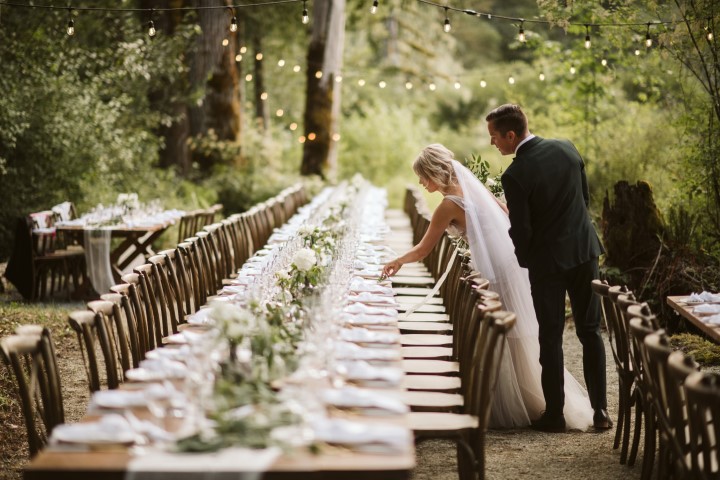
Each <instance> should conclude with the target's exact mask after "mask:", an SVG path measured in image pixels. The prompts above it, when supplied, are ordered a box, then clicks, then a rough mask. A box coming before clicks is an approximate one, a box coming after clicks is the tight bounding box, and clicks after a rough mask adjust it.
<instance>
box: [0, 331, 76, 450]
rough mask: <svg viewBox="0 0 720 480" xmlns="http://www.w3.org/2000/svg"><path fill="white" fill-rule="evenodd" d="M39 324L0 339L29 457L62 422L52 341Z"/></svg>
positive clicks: (58, 381)
mask: <svg viewBox="0 0 720 480" xmlns="http://www.w3.org/2000/svg"><path fill="white" fill-rule="evenodd" d="M40 328H41V330H40V334H37V333H26V334H22V335H10V336H8V337H5V338H3V339H1V340H0V353H1V354H2V357H3V360H4V362H5V364H6V365H7V367H8V369H9V370H10V372H11V374H12V376H13V377H14V379H15V387H16V389H17V394H18V397H19V398H20V405H21V408H22V412H23V416H24V418H25V427H26V429H27V434H28V443H29V447H30V456H31V457H32V456H34V455H35V454H36V453H37V452H38V451H39V450H40V449H41V448H42V447H43V446H44V445H45V444H46V443H47V439H48V437H49V435H50V433H51V432H52V429H53V428H55V426H56V425H58V424H61V423H64V422H65V409H64V407H63V398H62V388H61V385H60V373H59V371H58V367H57V358H56V355H55V345H54V344H53V340H52V337H51V335H50V330H48V329H47V328H42V327H40Z"/></svg>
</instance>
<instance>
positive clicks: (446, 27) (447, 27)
mask: <svg viewBox="0 0 720 480" xmlns="http://www.w3.org/2000/svg"><path fill="white" fill-rule="evenodd" d="M451 28H452V27H451V26H450V17H448V9H447V7H445V23H444V24H443V30H444V31H445V33H450V29H451Z"/></svg>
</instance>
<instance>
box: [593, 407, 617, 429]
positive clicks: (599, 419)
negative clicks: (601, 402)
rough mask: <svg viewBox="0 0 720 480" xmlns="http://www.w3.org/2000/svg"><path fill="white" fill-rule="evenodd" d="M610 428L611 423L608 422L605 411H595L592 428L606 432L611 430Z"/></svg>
mask: <svg viewBox="0 0 720 480" xmlns="http://www.w3.org/2000/svg"><path fill="white" fill-rule="evenodd" d="M612 426H613V422H612V420H610V416H609V415H608V413H607V410H605V409H604V408H598V409H597V410H595V414H594V415H593V427H595V429H596V430H608V429H610V428H612Z"/></svg>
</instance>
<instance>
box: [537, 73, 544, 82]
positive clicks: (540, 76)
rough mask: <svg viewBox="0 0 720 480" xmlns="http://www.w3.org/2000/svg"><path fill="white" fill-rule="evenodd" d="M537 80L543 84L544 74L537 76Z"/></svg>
mask: <svg viewBox="0 0 720 480" xmlns="http://www.w3.org/2000/svg"><path fill="white" fill-rule="evenodd" d="M538 78H539V79H540V81H541V82H544V81H545V74H544V73H541V74H540V75H538Z"/></svg>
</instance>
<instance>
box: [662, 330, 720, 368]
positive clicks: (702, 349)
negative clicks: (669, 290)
mask: <svg viewBox="0 0 720 480" xmlns="http://www.w3.org/2000/svg"><path fill="white" fill-rule="evenodd" d="M670 345H671V346H672V347H673V348H674V349H677V350H682V352H683V353H685V354H686V355H691V356H692V357H693V358H695V361H696V362H698V363H699V364H700V367H703V368H706V367H718V366H720V345H716V344H714V343H712V342H710V341H709V340H706V339H704V338H703V337H701V336H698V335H694V334H692V333H679V334H677V335H673V336H672V337H670Z"/></svg>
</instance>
